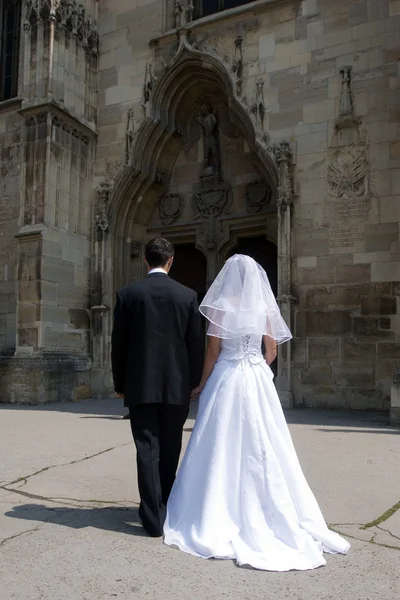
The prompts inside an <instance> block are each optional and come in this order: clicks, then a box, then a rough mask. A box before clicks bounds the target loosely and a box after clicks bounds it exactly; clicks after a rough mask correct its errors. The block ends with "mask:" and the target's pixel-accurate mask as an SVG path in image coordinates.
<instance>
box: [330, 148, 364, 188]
mask: <svg viewBox="0 0 400 600" xmlns="http://www.w3.org/2000/svg"><path fill="white" fill-rule="evenodd" d="M367 174H368V159H367V156H366V153H365V151H364V150H362V151H361V152H360V151H359V150H358V152H357V151H355V150H353V151H351V150H349V151H346V152H344V153H343V152H342V151H340V152H337V153H336V155H334V156H332V158H331V160H330V162H329V164H328V175H327V179H328V188H329V193H330V195H331V196H334V197H335V198H343V197H346V198H359V197H361V196H365V194H366V193H367Z"/></svg>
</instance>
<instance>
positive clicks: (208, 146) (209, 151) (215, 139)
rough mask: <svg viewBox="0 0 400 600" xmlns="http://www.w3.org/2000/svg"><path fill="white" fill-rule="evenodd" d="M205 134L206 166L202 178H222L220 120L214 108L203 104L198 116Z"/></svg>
mask: <svg viewBox="0 0 400 600" xmlns="http://www.w3.org/2000/svg"><path fill="white" fill-rule="evenodd" d="M197 121H198V123H200V125H201V127H202V129H203V136H204V167H203V172H202V174H201V176H200V177H201V179H219V178H220V150H219V136H218V120H217V117H216V116H215V114H214V112H213V110H212V108H211V107H210V106H208V105H207V104H203V105H202V106H201V108H200V114H199V116H198V117H197Z"/></svg>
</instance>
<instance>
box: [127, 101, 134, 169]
mask: <svg viewBox="0 0 400 600" xmlns="http://www.w3.org/2000/svg"><path fill="white" fill-rule="evenodd" d="M133 117H134V113H133V110H132V109H131V108H130V109H129V110H128V117H127V124H126V134H125V138H126V139H125V164H128V163H129V159H130V156H131V152H132V146H133V140H134V139H135V127H134V123H133Z"/></svg>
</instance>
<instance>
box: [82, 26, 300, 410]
mask: <svg viewBox="0 0 400 600" xmlns="http://www.w3.org/2000/svg"><path fill="white" fill-rule="evenodd" d="M204 90H206V92H207V94H208V95H210V94H211V95H215V96H219V97H222V98H224V103H225V105H226V107H227V110H228V111H229V117H230V119H231V121H232V123H234V125H235V127H236V128H237V130H238V131H239V132H240V134H241V135H242V136H243V138H244V139H245V140H246V143H247V144H248V147H249V149H250V152H251V155H252V160H253V162H254V165H255V167H256V169H257V171H258V172H259V173H260V175H261V177H262V179H263V181H265V182H266V184H267V185H268V186H269V189H270V190H271V202H272V204H273V205H274V206H275V209H274V210H275V213H276V212H278V224H279V225H278V229H279V231H278V236H277V240H278V261H279V263H280V265H279V264H278V281H279V286H278V293H279V296H280V300H281V302H282V312H283V314H284V316H285V318H286V320H287V321H288V324H289V326H290V285H289V282H290V204H291V201H292V196H291V192H292V185H291V180H290V177H291V172H290V171H291V166H290V164H291V163H290V150H289V147H288V146H287V145H285V144H283V145H279V146H278V149H277V153H275V152H274V150H273V149H271V148H270V147H269V146H268V145H267V144H266V143H265V141H264V139H263V136H262V132H261V131H260V130H258V129H257V125H256V123H255V121H254V120H253V118H252V116H251V115H250V112H249V110H248V109H247V107H246V106H245V105H244V104H243V102H242V101H241V100H240V99H239V98H238V96H237V95H236V91H235V82H234V79H233V76H232V74H231V72H230V70H229V69H228V68H227V66H226V65H225V64H224V63H223V61H221V59H219V58H218V57H216V56H214V55H211V54H208V53H206V52H201V51H199V50H197V49H194V48H193V47H192V46H191V45H190V44H189V43H188V41H187V36H186V33H185V31H184V30H181V32H180V44H179V48H178V51H177V53H176V55H175V58H174V59H173V61H172V62H171V63H170V64H169V65H168V66H167V67H166V68H165V70H164V72H163V73H162V75H161V76H160V77H159V79H157V80H156V82H155V83H154V86H153V90H152V95H151V98H150V100H149V102H148V104H147V113H146V117H145V119H144V121H143V122H142V125H141V126H140V128H139V130H138V132H137V133H136V134H133V135H132V133H130V137H129V141H130V142H132V147H131V148H128V158H129V160H128V165H127V166H126V167H125V169H124V171H123V172H122V173H121V174H120V176H119V177H118V179H117V180H116V181H115V183H114V185H113V188H112V189H111V191H110V193H109V195H107V197H106V199H105V195H104V189H102V190H101V191H100V193H99V196H98V197H99V205H100V210H99V212H100V213H101V214H104V215H105V217H104V218H105V220H106V227H101V228H100V229H101V233H100V234H99V235H98V236H97V244H98V246H97V248H96V256H97V259H96V260H95V261H94V273H93V279H94V281H95V282H96V285H97V290H98V289H100V290H101V292H100V294H99V292H98V291H97V293H96V291H95V290H94V298H95V299H96V301H95V302H93V306H94V311H93V312H94V313H95V315H96V319H95V320H96V331H93V338H92V339H93V359H94V365H95V368H96V373H97V379H96V381H97V382H99V381H102V382H103V383H102V384H101V385H98V384H97V383H96V382H94V389H93V393H94V394H95V395H98V396H99V395H102V394H104V393H105V392H106V391H105V390H104V381H105V380H106V379H107V374H108V373H109V370H110V367H109V361H108V359H107V356H109V352H108V348H107V346H109V339H110V324H111V319H110V318H109V314H107V312H109V310H110V308H111V307H112V305H113V302H114V292H115V290H116V289H118V288H119V287H120V286H122V285H124V284H125V283H126V282H127V281H128V280H132V279H134V278H136V277H141V276H142V274H143V260H142V258H143V257H142V253H143V243H144V241H145V240H146V236H147V225H148V223H149V219H150V217H151V215H152V214H153V211H154V209H155V207H156V206H157V204H158V203H159V202H160V199H161V198H162V196H163V195H165V194H166V193H167V191H168V186H169V181H170V178H171V174H172V171H173V168H174V165H175V161H176V159H177V157H178V155H179V153H180V152H181V151H182V149H183V148H184V146H185V144H186V142H187V138H188V127H189V123H190V122H191V120H192V119H193V106H195V105H198V104H199V102H201V100H202V96H203V95H204ZM104 202H106V204H107V206H106V208H105V209H104ZM170 210H171V211H172V212H173V207H172V208H170ZM177 210H178V205H177ZM210 218H213V217H212V215H211V216H210ZM192 229H193V230H192V231H186V233H185V235H187V236H188V237H191V239H194V240H195V242H196V245H197V246H198V247H201V246H202V245H204V241H203V240H202V238H201V236H199V235H198V227H197V226H196V225H193V226H192ZM97 230H98V231H99V225H98V224H97ZM229 234H230V230H229V227H226V228H225V231H224V235H223V236H222V237H221V240H220V241H219V247H215V248H214V249H211V246H210V247H209V248H208V250H209V254H210V255H211V254H212V256H213V259H212V261H210V264H212V267H211V268H210V269H211V270H210V272H209V274H208V278H209V280H212V279H213V277H214V276H215V274H216V272H217V270H218V267H219V260H220V258H219V257H220V256H221V252H220V251H221V248H222V246H223V245H226V244H227V243H228V242H229ZM100 238H101V241H99V239H100ZM99 244H100V246H99ZM100 247H101V248H102V251H103V252H105V253H106V256H105V257H103V259H102V260H99V258H98V257H99V252H100ZM96 269H97V271H96ZM284 279H285V281H284ZM100 296H101V297H100ZM100 321H102V323H100ZM105 339H106V340H107V343H106V346H105V344H104V342H105ZM286 355H287V357H288V360H290V348H289V349H287V353H286ZM288 360H286V358H283V360H281V362H280V364H281V365H282V373H281V374H280V382H281V383H280V388H281V389H282V391H284V392H285V393H287V394H289V392H290V368H289V366H290V365H289V363H288ZM101 373H103V376H101ZM287 400H288V398H285V403H287Z"/></svg>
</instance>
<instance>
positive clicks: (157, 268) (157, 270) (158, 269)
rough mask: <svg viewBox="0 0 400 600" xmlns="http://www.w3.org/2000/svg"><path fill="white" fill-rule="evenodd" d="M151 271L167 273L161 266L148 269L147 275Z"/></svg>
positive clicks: (151, 272) (150, 273)
mask: <svg viewBox="0 0 400 600" xmlns="http://www.w3.org/2000/svg"><path fill="white" fill-rule="evenodd" d="M153 273H163V274H164V275H167V271H165V270H164V269H162V268H161V267H156V268H155V269H150V271H149V272H148V275H152V274H153Z"/></svg>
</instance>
